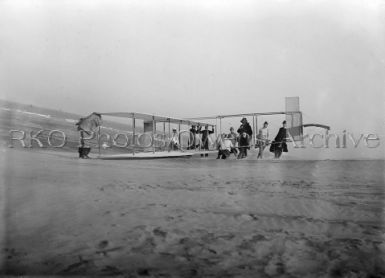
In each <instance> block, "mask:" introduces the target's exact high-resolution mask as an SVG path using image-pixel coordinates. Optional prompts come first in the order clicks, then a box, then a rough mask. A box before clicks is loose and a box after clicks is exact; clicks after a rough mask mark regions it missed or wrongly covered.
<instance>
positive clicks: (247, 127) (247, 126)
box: [237, 118, 253, 144]
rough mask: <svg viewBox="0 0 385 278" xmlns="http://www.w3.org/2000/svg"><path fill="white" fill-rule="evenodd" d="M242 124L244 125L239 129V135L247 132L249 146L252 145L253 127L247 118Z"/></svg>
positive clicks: (243, 119)
mask: <svg viewBox="0 0 385 278" xmlns="http://www.w3.org/2000/svg"><path fill="white" fill-rule="evenodd" d="M241 123H242V124H241V125H240V127H239V128H238V130H237V132H238V133H239V135H242V133H243V132H246V134H247V135H248V138H249V144H250V141H251V138H252V135H253V130H252V129H251V126H250V124H249V122H248V121H247V119H246V118H242V120H241Z"/></svg>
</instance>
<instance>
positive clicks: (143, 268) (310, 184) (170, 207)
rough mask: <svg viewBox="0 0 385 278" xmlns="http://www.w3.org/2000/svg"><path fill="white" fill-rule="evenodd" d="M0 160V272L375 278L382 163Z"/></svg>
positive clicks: (380, 248)
mask: <svg viewBox="0 0 385 278" xmlns="http://www.w3.org/2000/svg"><path fill="white" fill-rule="evenodd" d="M1 156H2V157H3V158H4V159H2V160H0V161H1V163H2V165H1V169H3V170H4V172H3V173H2V177H3V179H4V182H3V188H2V192H4V194H2V198H1V201H2V203H3V204H4V206H3V207H2V209H3V213H2V215H3V221H2V222H3V223H4V224H5V225H4V229H5V230H4V231H3V232H4V237H3V243H2V245H3V246H2V248H1V250H2V252H1V254H2V259H3V260H2V267H1V274H3V275H10V276H13V275H16V276H17V275H56V276H62V275H63V276H64V275H77V276H89V277H92V276H96V275H104V276H120V277H384V276H385V267H384V262H385V261H384V252H385V243H384V236H385V234H384V231H385V230H384V225H383V220H384V219H383V217H384V174H383V170H384V161H272V160H265V161H256V160H255V159H254V158H253V156H251V157H250V158H248V159H247V160H242V161H236V160H226V161H223V160H216V159H215V156H213V155H212V156H211V157H209V158H208V159H201V158H198V157H193V158H180V159H163V160H146V161H101V160H97V159H91V160H79V159H77V158H76V154H72V153H64V152H63V153H61V152H47V151H41V150H37V151H35V150H20V149H7V148H4V149H2V155H1ZM4 197H5V198H4Z"/></svg>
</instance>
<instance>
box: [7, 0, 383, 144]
mask: <svg viewBox="0 0 385 278" xmlns="http://www.w3.org/2000/svg"><path fill="white" fill-rule="evenodd" d="M287 96H299V97H300V106H301V111H302V112H303V115H304V123H307V122H311V123H321V124H326V125H329V126H331V127H332V131H333V132H336V133H341V132H342V131H343V130H348V131H350V132H352V133H354V134H361V133H377V134H379V135H380V136H384V140H383V141H384V142H383V144H382V145H384V144H385V125H384V118H385V113H384V111H385V109H384V108H385V1H380V0H370V1H367V0H324V1H315V0H309V1H303V0H260V1H258V0H195V1H192V0H191V1H184V0H168V1H167V0H166V1H157V0H154V1H146V0H141V1H130V0H128V1H123V0H122V1H118V0H112V1H111V0H67V1H65V0H60V1H59V0H45V1H43V0H36V1H33V0H30V1H26V0H23V1H22V0H20V1H19V0H9V1H8V0H0V98H1V99H5V100H10V101H17V102H21V103H26V104H32V105H37V106H42V107H51V108H54V109H61V110H63V111H68V112H75V113H79V114H82V115H83V114H84V115H87V114H89V113H90V112H93V111H98V112H117V111H135V112H145V113H154V114H160V115H170V116H173V117H195V116H210V115H219V114H237V113H248V112H270V111H284V109H285V97H287ZM263 120H265V119H263ZM280 121H281V119H276V123H274V125H275V126H276V127H277V128H278V126H279V123H280ZM228 125H238V119H236V120H235V121H233V122H229V123H228Z"/></svg>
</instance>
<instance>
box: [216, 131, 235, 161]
mask: <svg viewBox="0 0 385 278" xmlns="http://www.w3.org/2000/svg"><path fill="white" fill-rule="evenodd" d="M233 149H234V145H233V143H232V142H231V139H230V138H227V137H226V134H224V133H223V134H222V135H221V137H220V140H219V142H218V157H217V159H219V158H222V159H226V158H228V157H229V156H230V154H231V152H232V150H233Z"/></svg>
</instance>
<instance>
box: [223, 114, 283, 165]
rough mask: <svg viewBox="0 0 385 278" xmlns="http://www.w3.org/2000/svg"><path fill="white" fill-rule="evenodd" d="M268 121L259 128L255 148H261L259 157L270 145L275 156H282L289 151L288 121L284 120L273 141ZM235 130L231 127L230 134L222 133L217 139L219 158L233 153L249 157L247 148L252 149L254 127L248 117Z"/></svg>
mask: <svg viewBox="0 0 385 278" xmlns="http://www.w3.org/2000/svg"><path fill="white" fill-rule="evenodd" d="M268 125H269V123H268V122H264V123H263V127H262V128H261V129H259V131H258V135H257V138H256V144H255V148H258V149H259V152H258V156H257V158H263V151H264V150H265V148H266V147H267V146H268V145H270V152H272V153H274V157H275V158H280V157H281V155H282V152H287V151H288V150H287V144H286V138H287V130H286V127H287V125H286V121H283V122H282V127H281V128H280V129H279V131H278V134H277V136H276V137H275V138H274V140H273V141H272V142H270V140H269V130H268ZM237 132H238V134H236V133H235V132H234V128H233V127H231V128H230V133H229V134H227V135H226V134H225V133H223V134H221V135H220V136H219V138H218V141H217V148H218V156H217V159H220V158H221V159H226V158H228V157H229V156H230V155H231V154H232V153H233V154H234V155H235V156H236V157H237V158H238V159H242V158H245V157H247V150H250V146H251V144H250V143H251V139H252V134H253V131H252V128H251V126H250V124H249V123H248V122H247V119H246V118H243V119H242V120H241V126H240V127H239V128H238V130H237Z"/></svg>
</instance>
